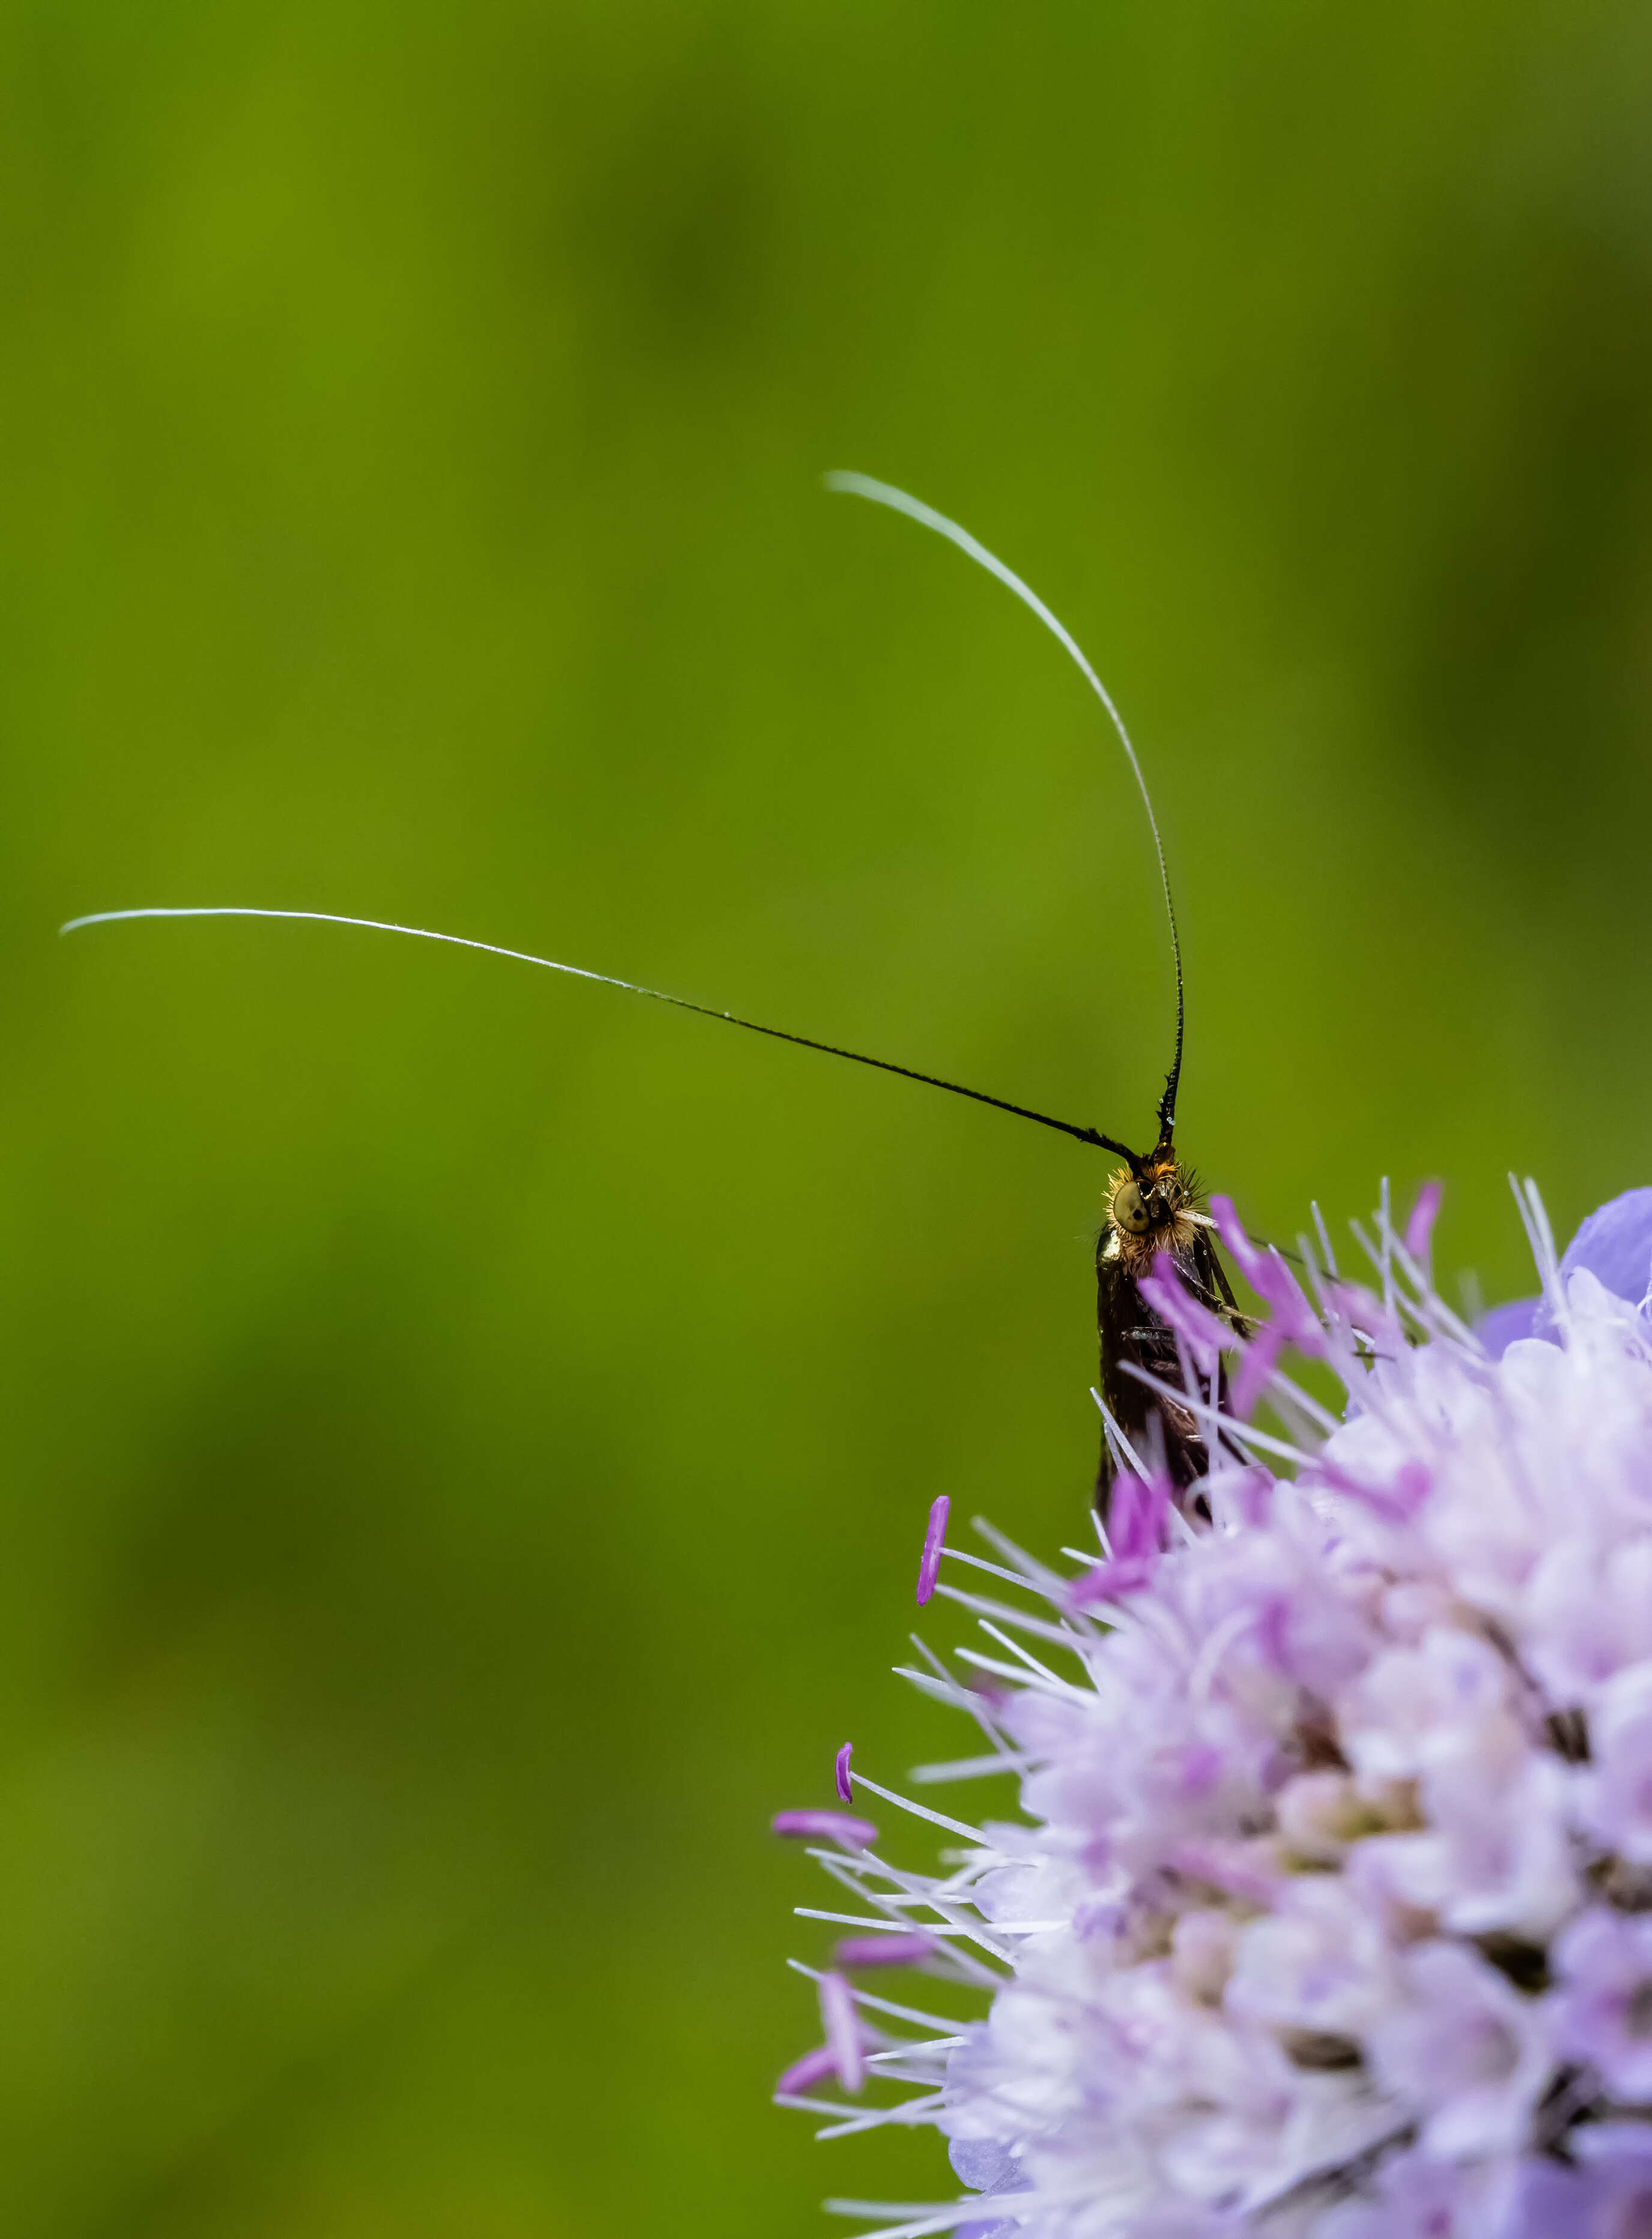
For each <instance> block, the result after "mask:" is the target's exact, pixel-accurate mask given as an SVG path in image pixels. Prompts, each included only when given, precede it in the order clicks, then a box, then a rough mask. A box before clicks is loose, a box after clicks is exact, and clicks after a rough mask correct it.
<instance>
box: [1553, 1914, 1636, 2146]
mask: <svg viewBox="0 0 1652 2239" xmlns="http://www.w3.org/2000/svg"><path fill="white" fill-rule="evenodd" d="M1554 1965H1555V1970H1556V1975H1557V1977H1558V1979H1559V1983H1560V1996H1559V2000H1558V2009H1557V2026H1558V2029H1559V2033H1560V2039H1561V2042H1562V2044H1563V2045H1564V2047H1565V2049H1566V2050H1567V2051H1568V2052H1569V2053H1570V2054H1571V2055H1572V2056H1573V2057H1574V2058H1575V2059H1577V2060H1586V2061H1588V2062H1589V2064H1590V2065H1591V2066H1592V2067H1593V2068H1594V2069H1595V2070H1596V2071H1597V2073H1598V2074H1599V2075H1600V2076H1601V2077H1602V2079H1603V2081H1604V2082H1605V2084H1606V2087H1607V2089H1608V2090H1609V2091H1610V2092H1611V2093H1612V2094H1613V2096H1614V2097H1616V2098H1618V2099H1621V2100H1625V2101H1627V2102H1629V2103H1631V2104H1639V2105H1644V2104H1647V2103H1652V1915H1649V1914H1646V1913H1637V1914H1635V1915H1633V1916H1630V1917H1625V1916H1624V1915H1623V1914H1622V1913H1621V1912H1612V1911H1609V1910H1607V1909H1606V1908H1605V1907H1604V1906H1596V1907H1595V1908H1594V1909H1592V1910H1590V1911H1588V1912H1585V1913H1583V1914H1582V1915H1581V1916H1580V1917H1579V1918H1577V1919H1576V1920H1574V1921H1573V1922H1572V1923H1571V1924H1570V1926H1569V1927H1568V1928H1567V1929H1566V1930H1564V1931H1563V1932H1562V1934H1561V1935H1560V1936H1559V1937H1557V1938H1556V1943H1555V1952H1554Z"/></svg>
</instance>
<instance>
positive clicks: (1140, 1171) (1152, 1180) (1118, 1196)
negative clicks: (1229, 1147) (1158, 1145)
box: [1107, 1158, 1187, 1237]
mask: <svg viewBox="0 0 1652 2239" xmlns="http://www.w3.org/2000/svg"><path fill="white" fill-rule="evenodd" d="M1186 1200H1187V1191H1186V1188H1185V1186H1184V1183H1183V1180H1182V1176H1181V1173H1180V1171H1179V1169H1178V1166H1177V1164H1176V1161H1175V1159H1173V1158H1169V1159H1158V1158H1153V1159H1143V1161H1142V1162H1141V1165H1140V1166H1139V1167H1138V1168H1137V1169H1135V1170H1132V1169H1131V1167H1129V1166H1123V1167H1121V1168H1120V1169H1119V1171H1118V1173H1116V1174H1115V1175H1114V1176H1113V1178H1112V1187H1111V1192H1110V1193H1109V1196H1108V1199H1107V1218H1108V1219H1109V1220H1110V1221H1111V1223H1112V1225H1113V1226H1114V1227H1115V1228H1117V1229H1121V1230H1122V1231H1123V1232H1124V1233H1125V1235H1126V1236H1133V1237H1144V1236H1152V1235H1154V1234H1156V1233H1162V1232H1168V1231H1169V1230H1171V1229H1172V1228H1173V1227H1174V1226H1175V1224H1176V1216H1177V1214H1178V1213H1180V1212H1181V1210H1182V1208H1183V1206H1184V1204H1185V1203H1186Z"/></svg>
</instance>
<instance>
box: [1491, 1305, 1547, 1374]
mask: <svg viewBox="0 0 1652 2239" xmlns="http://www.w3.org/2000/svg"><path fill="white" fill-rule="evenodd" d="M1542 1304H1543V1300H1542V1299H1510V1300H1509V1304H1508V1305H1507V1306H1493V1307H1491V1308H1490V1310H1489V1312H1486V1313H1483V1314H1482V1315H1481V1317H1480V1319H1479V1320H1478V1321H1477V1322H1476V1324H1475V1325H1474V1333H1475V1335H1476V1337H1477V1338H1478V1339H1479V1340H1480V1342H1481V1344H1482V1345H1484V1347H1485V1349H1486V1351H1487V1352H1489V1354H1490V1356H1491V1358H1492V1359H1493V1360H1501V1359H1503V1355H1504V1353H1505V1352H1508V1350H1509V1346H1510V1345H1514V1344H1516V1342H1517V1341H1518V1340H1519V1339H1521V1338H1527V1337H1532V1336H1535V1335H1536V1326H1535V1325H1536V1319H1537V1309H1538V1307H1539V1306H1542Z"/></svg>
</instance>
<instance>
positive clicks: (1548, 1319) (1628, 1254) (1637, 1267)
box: [1532, 1188, 1652, 1337]
mask: <svg viewBox="0 0 1652 2239" xmlns="http://www.w3.org/2000/svg"><path fill="white" fill-rule="evenodd" d="M1580 1267H1587V1268H1588V1270H1589V1273H1590V1274H1591V1275H1593V1276H1594V1278H1595V1279H1596V1281H1597V1282H1599V1283H1602V1284H1603V1285H1604V1286H1605V1287H1606V1288H1607V1289H1608V1290H1609V1292H1611V1293H1612V1295H1613V1297H1614V1298H1617V1299H1628V1301H1629V1304H1630V1306H1640V1305H1641V1304H1642V1301H1643V1300H1644V1299H1645V1298H1646V1295H1647V1291H1648V1287H1649V1285H1652V1188H1643V1189H1632V1190H1625V1191H1624V1192H1623V1194H1622V1196H1621V1197H1615V1198H1611V1199H1608V1201H1607V1203H1606V1204H1604V1205H1603V1206H1599V1207H1597V1209H1596V1211H1595V1212H1593V1213H1590V1214H1589V1218H1588V1219H1587V1220H1585V1221H1584V1223H1583V1224H1582V1227H1581V1228H1580V1229H1579V1230H1578V1232H1577V1233H1576V1236H1574V1237H1573V1239H1572V1240H1571V1242H1570V1243H1569V1245H1568V1246H1566V1250H1565V1252H1564V1253H1563V1254H1562V1259H1561V1263H1560V1287H1561V1294H1562V1297H1564V1295H1565V1292H1566V1286H1567V1283H1568V1282H1569V1280H1570V1279H1571V1277H1572V1276H1574V1275H1575V1274H1576V1272H1577V1271H1578V1269H1579V1268H1580ZM1554 1326H1555V1323H1554V1315H1553V1312H1552V1310H1551V1309H1550V1307H1549V1302H1548V1300H1547V1299H1543V1300H1541V1301H1540V1302H1539V1304H1538V1308H1537V1313H1536V1322H1535V1325H1534V1328H1533V1332H1532V1333H1533V1335H1534V1336H1536V1337H1546V1336H1548V1335H1549V1333H1550V1332H1552V1330H1553V1329H1554Z"/></svg>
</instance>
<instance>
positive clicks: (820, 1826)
mask: <svg viewBox="0 0 1652 2239" xmlns="http://www.w3.org/2000/svg"><path fill="white" fill-rule="evenodd" d="M772 1826H773V1832H774V1833H775V1834H777V1835H798V1836H801V1837H803V1839H804V1840H805V1841H806V1842H814V1843H841V1844H842V1845H843V1847H844V1849H845V1850H870V1849H871V1848H872V1844H874V1843H875V1842H876V1841H877V1839H878V1830H877V1829H876V1828H875V1827H874V1826H873V1825H872V1822H871V1820H870V1819H857V1818H855V1817H853V1816H852V1814H850V1813H849V1812H847V1811H777V1812H776V1813H775V1815H774V1817H773V1822H772Z"/></svg>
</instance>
